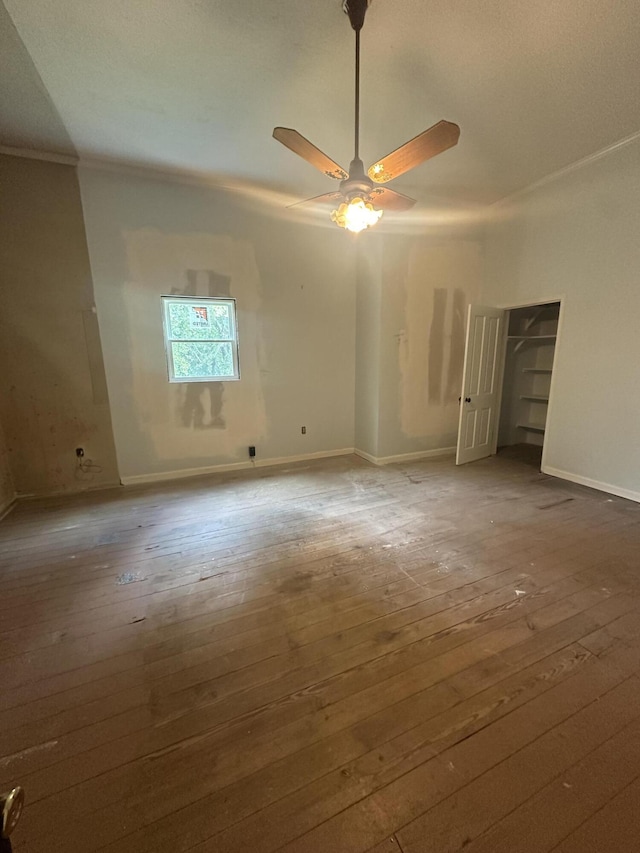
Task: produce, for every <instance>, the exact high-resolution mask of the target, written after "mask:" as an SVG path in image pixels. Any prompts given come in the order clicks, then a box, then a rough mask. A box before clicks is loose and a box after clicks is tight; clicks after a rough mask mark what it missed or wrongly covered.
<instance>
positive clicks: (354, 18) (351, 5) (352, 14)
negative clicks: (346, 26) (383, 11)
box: [342, 0, 369, 32]
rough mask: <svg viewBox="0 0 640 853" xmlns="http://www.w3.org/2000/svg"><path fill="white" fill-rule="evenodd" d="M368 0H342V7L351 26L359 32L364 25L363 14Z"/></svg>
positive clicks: (365, 12)
mask: <svg viewBox="0 0 640 853" xmlns="http://www.w3.org/2000/svg"><path fill="white" fill-rule="evenodd" d="M368 6H369V0H344V3H343V4H342V8H343V9H344V11H345V12H346V13H347V15H348V16H349V20H350V21H351V26H352V27H353V29H354V30H355V31H356V32H359V31H360V30H361V29H362V27H363V26H364V16H365V15H366V14H367V8H368Z"/></svg>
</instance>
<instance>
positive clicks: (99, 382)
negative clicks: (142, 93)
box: [0, 156, 118, 494]
mask: <svg viewBox="0 0 640 853" xmlns="http://www.w3.org/2000/svg"><path fill="white" fill-rule="evenodd" d="M0 184H1V185H2V210H1V213H0V298H1V300H2V311H1V312H0V368H1V369H0V419H1V420H2V423H3V425H4V430H5V437H6V442H7V445H8V447H9V449H10V451H11V453H10V459H11V470H12V476H13V482H14V485H15V488H16V491H17V492H18V494H42V493H50V492H66V491H78V490H82V489H85V488H91V487H96V486H101V485H107V484H114V483H117V482H118V474H117V467H116V461H115V451H114V444H113V435H112V432H111V421H110V415H109V401H108V398H107V392H106V384H105V377H104V367H103V362H102V354H101V346H100V333H99V329H98V323H97V317H96V315H95V309H94V303H93V288H92V281H91V271H90V268H89V259H88V255H87V246H86V239H85V233H84V223H83V217H82V207H81V204H80V194H79V190H78V182H77V176H76V172H75V169H74V168H72V167H70V166H62V165H58V164H54V163H45V162H39V161H34V160H24V159H21V158H17V157H7V156H0ZM76 447H84V448H85V452H86V456H85V460H88V459H92V460H93V464H94V467H92V468H91V470H84V471H83V470H80V469H79V467H78V460H77V457H76V454H75V448H76Z"/></svg>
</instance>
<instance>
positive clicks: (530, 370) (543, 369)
mask: <svg viewBox="0 0 640 853" xmlns="http://www.w3.org/2000/svg"><path fill="white" fill-rule="evenodd" d="M522 372H523V373H551V368H550V367H523V368H522Z"/></svg>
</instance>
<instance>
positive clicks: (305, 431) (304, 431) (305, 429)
mask: <svg viewBox="0 0 640 853" xmlns="http://www.w3.org/2000/svg"><path fill="white" fill-rule="evenodd" d="M300 432H301V433H302V434H303V435H306V434H307V428H306V427H302V428H301V430H300Z"/></svg>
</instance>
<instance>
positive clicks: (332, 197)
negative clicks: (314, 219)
mask: <svg viewBox="0 0 640 853" xmlns="http://www.w3.org/2000/svg"><path fill="white" fill-rule="evenodd" d="M341 198H343V196H342V193H341V192H337V191H335V192H332V193H324V194H323V195H316V196H314V197H313V198H305V200H304V201H296V202H294V204H288V205H287V207H289V208H291V207H300V205H302V204H329V202H336V201H338V199H341Z"/></svg>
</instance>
